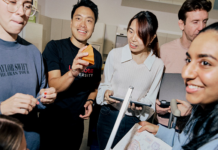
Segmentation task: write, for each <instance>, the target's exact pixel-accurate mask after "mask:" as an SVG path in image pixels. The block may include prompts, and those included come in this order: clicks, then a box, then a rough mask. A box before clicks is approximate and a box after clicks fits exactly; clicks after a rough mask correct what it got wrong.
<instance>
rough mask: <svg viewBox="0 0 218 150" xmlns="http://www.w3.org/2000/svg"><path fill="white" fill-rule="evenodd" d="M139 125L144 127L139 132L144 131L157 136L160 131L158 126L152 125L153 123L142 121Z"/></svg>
mask: <svg viewBox="0 0 218 150" xmlns="http://www.w3.org/2000/svg"><path fill="white" fill-rule="evenodd" d="M139 124H140V125H141V126H142V127H141V128H140V129H138V132H142V131H145V130H146V131H148V132H150V133H152V134H154V135H155V134H157V131H158V129H159V126H158V125H155V124H152V123H149V122H147V121H141V122H139Z"/></svg>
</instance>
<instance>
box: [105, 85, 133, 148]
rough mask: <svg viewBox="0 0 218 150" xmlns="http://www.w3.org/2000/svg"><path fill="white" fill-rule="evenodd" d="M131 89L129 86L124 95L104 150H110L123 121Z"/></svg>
mask: <svg viewBox="0 0 218 150" xmlns="http://www.w3.org/2000/svg"><path fill="white" fill-rule="evenodd" d="M133 89H134V88H133V87H132V86H130V87H129V89H128V91H127V93H126V97H125V99H124V101H123V104H122V107H121V109H120V112H119V114H118V117H117V120H116V122H115V125H114V128H113V130H112V132H111V135H110V138H109V140H108V142H107V146H106V148H105V150H111V146H112V144H113V141H114V138H115V136H116V134H117V130H118V128H119V126H120V122H121V120H122V119H123V116H124V115H125V112H126V109H127V108H128V105H129V101H130V98H129V97H130V96H131V94H132V91H133Z"/></svg>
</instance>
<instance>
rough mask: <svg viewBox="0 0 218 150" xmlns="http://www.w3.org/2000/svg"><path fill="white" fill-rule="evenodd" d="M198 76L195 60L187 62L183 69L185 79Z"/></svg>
mask: <svg viewBox="0 0 218 150" xmlns="http://www.w3.org/2000/svg"><path fill="white" fill-rule="evenodd" d="M196 77H197V66H196V64H195V63H194V62H190V63H188V64H186V65H185V66H184V67H183V69H182V78H183V79H184V80H186V81H187V80H191V79H195V78H196Z"/></svg>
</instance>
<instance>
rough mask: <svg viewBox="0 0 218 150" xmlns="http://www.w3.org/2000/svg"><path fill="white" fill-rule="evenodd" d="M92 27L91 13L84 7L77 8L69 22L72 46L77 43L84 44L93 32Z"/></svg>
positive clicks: (92, 17)
mask: <svg viewBox="0 0 218 150" xmlns="http://www.w3.org/2000/svg"><path fill="white" fill-rule="evenodd" d="M94 27H95V15H94V13H93V11H92V10H91V9H90V8H88V7H84V6H81V7H79V8H77V9H76V11H75V13H74V15H73V18H72V20H71V30H72V38H71V39H72V42H73V43H74V45H78V44H77V43H84V44H86V42H87V40H88V39H89V38H90V37H91V35H92V33H93V31H94Z"/></svg>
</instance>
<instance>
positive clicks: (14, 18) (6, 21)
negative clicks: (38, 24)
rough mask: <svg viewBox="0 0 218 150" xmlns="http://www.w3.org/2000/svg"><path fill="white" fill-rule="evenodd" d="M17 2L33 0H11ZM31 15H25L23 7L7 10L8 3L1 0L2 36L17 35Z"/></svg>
mask: <svg viewBox="0 0 218 150" xmlns="http://www.w3.org/2000/svg"><path fill="white" fill-rule="evenodd" d="M10 1H13V2H15V3H22V4H23V3H31V2H32V0H17V1H16V0H10ZM28 19H29V17H28V16H26V15H25V13H24V11H23V7H19V9H18V10H17V11H16V12H14V13H11V12H9V11H8V10H7V3H6V2H4V1H3V0H0V38H2V39H5V37H7V36H8V35H11V36H17V35H18V34H19V33H20V32H21V31H22V29H23V27H24V26H25V25H26V24H27V21H28ZM6 40H7V39H6Z"/></svg>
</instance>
